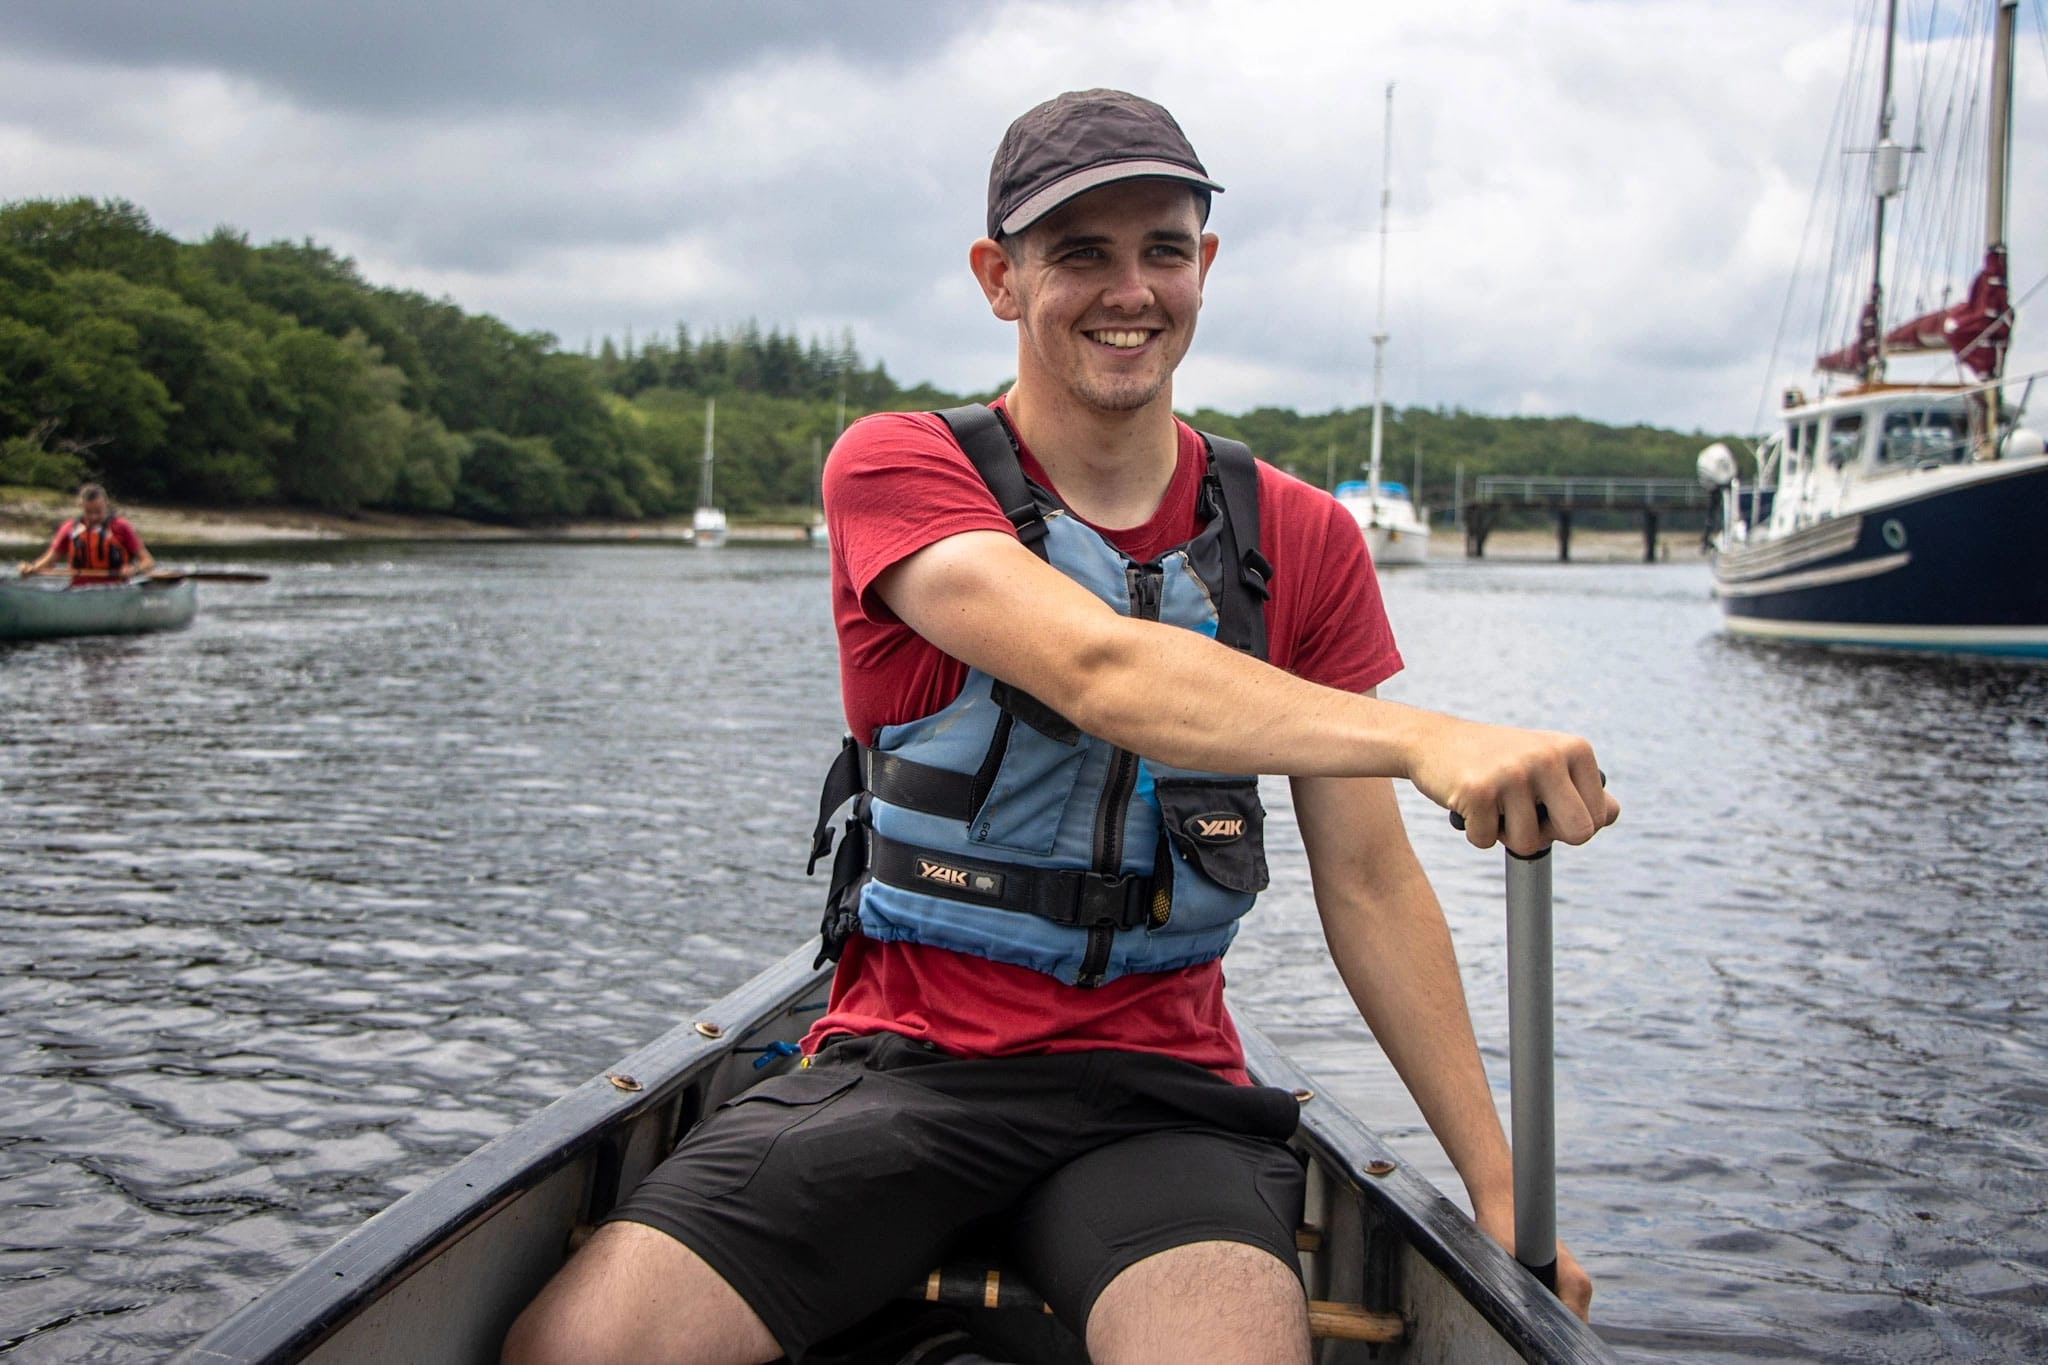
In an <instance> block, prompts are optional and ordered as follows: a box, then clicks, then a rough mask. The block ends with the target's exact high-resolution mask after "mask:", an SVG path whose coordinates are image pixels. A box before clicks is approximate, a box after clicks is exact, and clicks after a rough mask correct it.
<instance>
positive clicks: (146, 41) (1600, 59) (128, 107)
mask: <svg viewBox="0 0 2048 1365" xmlns="http://www.w3.org/2000/svg"><path fill="white" fill-rule="evenodd" d="M1844 9H1845V6H1843V5H1839V4H1837V3H1835V0H1812V2H1811V3H1801V4H1789V5H1788V4H1785V3H1781V0H1719V2H1718V3H1714V2H1710V0H1671V2H1670V3H1661V4H1655V5H1644V4H1637V3H1627V2H1625V0H1470V3H1469V4H1467V5H1464V6H1460V7H1458V8H1457V9H1456V10H1451V9H1438V8H1431V7H1402V8H1398V9H1397V8H1394V7H1383V6H1359V5H1356V4H1351V3H1340V2H1339V0H1304V2H1303V3H1301V4H1297V5H1291V6H1287V7H1274V6H1268V5H1262V4H1257V3H1254V2H1253V0H1100V2H1099V3H1087V2H1085V0H993V2H992V3H988V4H979V5H967V4H949V3H937V2H936V0H934V2H933V3H912V2H911V0H903V2H901V3H870V2H869V0H860V2H859V3H855V0H843V2H842V3H827V2H826V0H752V2H751V3H748V2H746V0H732V2H731V3H724V4H708V3H691V4H682V5H674V4H670V5H654V4H647V3H637V2H636V3H631V4H625V5H614V6H606V7H602V8H601V9H599V10H597V11H596V12H595V13H594V14H590V15H586V14H581V13H567V12H562V11H559V10H557V9H555V8H554V7H549V6H543V5H540V4H537V3H532V2H531V0H510V2H509V3H501V4H485V3H482V2H481V0H463V3H458V4H452V5H451V4H438V5H398V4H395V3H389V2H388V0H376V2H375V3H368V4H333V3H322V4H314V3H312V2H311V0H270V2H269V3H265V4H255V3H250V4H236V5H229V4H223V3H180V4H175V5H174V4H161V3H147V2H146V0H120V2H118V3H95V4H91V5H85V4H74V3H58V2H57V0H15V3H14V4H11V5H8V6H5V7H4V8H0V185H4V186H5V187H6V188H5V190H4V191H0V193H5V194H6V195H8V196H9V197H27V196H52V197H57V196H66V195H73V194H86V195H92V196H98V197H111V196H119V197H125V198H128V199H132V200H134V201H135V202H137V203H139V204H141V205H142V206H143V207H144V208H145V209H147V210H148V211H149V212H150V213H151V215H152V216H153V217H154V218H155V219H156V221H157V222H158V223H159V224H160V225H162V226H163V227H164V228H165V229H166V230H168V231H171V232H173V233H175V234H176V235H179V236H181V237H186V238H192V237H197V236H200V235H203V234H204V233H205V232H207V231H208V230H210V229H211V228H212V227H213V226H215V225H216V224H220V223H226V224H229V225H232V226H235V227H238V228H240V229H243V230H245V231H247V232H248V233H249V234H250V235H251V236H252V237H253V238H255V239H257V240H259V241H262V240H272V239H276V238H291V239H298V238H303V237H309V236H310V237H312V238H314V239H316V240H318V241H321V242H323V243H325V244H328V245H330V246H333V247H335V248H336V249H337V250H340V251H343V252H345V253H346V254H349V255H351V256H353V257H355V258H356V259H357V260H358V262H359V263H360V264H361V266H362V268H363V270H364V272H365V274H366V275H367V276H368V277H369V278H371V279H372V280H375V281H377V282H379V283H386V284H391V285H394V286H398V287H404V288H414V289H419V290H422V291H424V292H426V293H429V294H432V295H436V296H439V295H446V296H448V297H451V298H453V299H454V300H455V301H457V302H458V303H460V304H461V305H462V306H464V307H466V308H470V309H472V310H477V311H485V312H491V313H495V314H497V315H498V316H500V317H502V318H503V319H505V320H506V321H507V322H508V323H510V324H511V325H513V326H515V327H518V328H521V329H522V330H541V331H548V332H553V333H555V334H556V335H557V336H559V337H560V338H561V339H562V341H563V343H564V344H565V345H569V346H572V347H580V346H581V345H582V344H583V343H584V341H585V340H586V339H588V338H595V337H602V336H604V335H607V334H609V335H613V336H623V335H624V334H625V332H626V331H627V330H628V329H631V330H632V331H633V332H634V334H635V335H638V336H646V335H649V334H653V333H667V332H668V331H670V330H671V329H673V327H674V326H675V325H676V324H677V323H678V322H683V323H687V324H688V325H689V326H690V327H691V328H692V329H693V330H696V331H699V332H702V331H704V330H706V329H709V328H713V327H719V326H731V325H735V324H738V323H741V322H744V321H746V320H748V319H753V320H756V321H758V322H759V323H760V325H762V326H763V327H770V328H781V329H782V330H785V331H794V332H796V333H797V334H798V335H821V336H826V337H837V336H838V335H839V334H840V333H841V332H842V331H843V330H845V329H849V328H850V329H851V330H852V331H853V333H854V335H855V336H856V338H857V340H858V343H859V345H860V347H861V349H862V351H863V353H864V354H865V355H866V356H867V357H868V358H870V359H871V360H872V359H879V360H882V361H885V362H886V363H887V364H888V366H889V368H890V370H891V372H892V373H893V374H895V375H896V376H898V377H899V378H901V379H904V380H906V381H912V382H914V381H919V380H929V381H931V382H933V383H936V384H938V385H941V386H943V387H947V388H951V389H956V390H968V389H982V388H986V387H988V386H990V385H992V384H994V383H996V382H998V381H999V380H1001V379H1002V378H1004V377H1005V376H1006V375H1008V374H1009V373H1010V371H1011V368H1012V363H1013V360H1012V354H1011V341H1010V337H1009V334H1008V332H1007V330H1006V329H1005V328H1004V327H1002V326H1001V325H1000V324H998V323H996V322H995V321H994V320H992V319H990V318H989V317H988V315H987V311H986V309H985V307H984V305H983V303H982V300H981V298H980V295H979V293H978V291H977V290H976V289H975V287H974V285H973V283H972V282H971V280H970V279H969V278H968V276H967V273H966V269H965V250H966V246H967V243H968V242H969V241H970V240H971V239H972V238H973V237H974V236H975V235H976V234H977V233H978V232H979V230H980V218H981V197H982V185H983V181H984V177H985V176H986V172H987V159H988V155H989V152H990V150H991V149H992V147H993V145H994V143H995V141H996V139H997V138H998V137H999V135H1000V134H1001V131H1002V129H1003V127H1004V125H1005V124H1006V123H1007V122H1008V120H1009V119H1010V118H1011V117H1012V116H1014V115H1015V114H1016V113H1017V112H1018V111H1019V110H1021V109H1023V108H1024V107H1026V106H1028V105H1029V104H1031V103H1034V102H1036V101H1037V100H1039V99H1042V98H1044V97H1046V96H1047V95H1049V94H1051V93H1053V92H1055V91H1057V90H1060V89H1069V88H1075V87H1079V86H1085V85H1096V84H1107V85H1117V86H1122V87H1124V88H1127V89H1135V90H1139V91H1141V92H1144V93H1147V94H1150V95H1152V96H1154V97H1155V98H1158V99H1161V100H1162V101H1164V102H1165V103H1166V104H1168V105H1169V106H1170V107H1171V108H1173V109H1174V111H1175V113H1176V114H1177V116H1178V117H1179V118H1180V120H1181V122H1182V123H1183V125H1184V126H1186V127H1187V129H1188V131H1189V133H1190V135H1191V137H1192V138H1193V139H1194V141H1195V143H1196V145H1197V146H1198V147H1199V148H1200V149H1201V151H1202V155H1203V157H1204V159H1205V160H1206V161H1207V163H1208V164H1209V167H1210V169H1211V170H1212V171H1213V172H1214V173H1215V174H1216V175H1217V176H1218V177H1219V178H1220V179H1222V181H1223V182H1224V183H1225V184H1226V185H1228V186H1229V187H1230V188H1229V190H1228V192H1227V193H1226V194H1225V195H1224V196H1223V197H1222V198H1221V199H1220V200H1219V201H1218V204H1217V210H1216V217H1215V220H1214V225H1215V227H1216V229H1217V231H1218V232H1219V233H1220V234H1221V235H1222V237H1223V242H1224V246H1223V252H1222V255H1221V257H1220V259H1219V261H1218V264H1217V267H1216V271H1215V273H1214V274H1213V275H1212V277H1211V281H1210V289H1209V299H1208V303H1207V306H1206V307H1205V309H1204V314H1203V319H1202V327H1201V337H1200V340H1199V341H1198V342H1197V344H1196V348H1195V352H1194V354H1193V355H1192V356H1191V357H1190V359H1189V361H1188V363H1187V365H1186V367H1185V368H1184V370H1183V371H1182V378H1181V382H1180V384H1179V387H1178V388H1177V391H1176V396H1177V397H1178V398H1179V399H1180V400H1181V401H1182V402H1183V404H1185V405H1190V406H1192V405H1197V404H1207V405H1210V406H1214V407H1219V408H1224V409H1227V410H1242V409H1246V408H1250V407H1255V406H1261V405H1279V406H1292V407H1296V408H1300V409H1303V410H1311V411H1320V410H1324V409H1327V408H1330V407H1335V406H1354V405H1360V404H1363V403H1366V402H1368V401H1369V399H1370V396H1371V368H1372V346H1371V340H1370V338H1371V335H1372V332H1373V317H1374V312H1375V284H1374V279H1375V271H1374V266H1375V235H1374V234H1375V229H1376V226H1377V221H1378V209H1377V202H1378V188H1379V187H1378V177H1379V161H1380V151H1381V137H1380V119H1381V113H1382V90H1383V87H1384V84H1385V82H1386V81H1388V80H1396V81H1398V83H1399V88H1398V93H1397V96H1396V110H1395V122H1394V137H1393V149H1394V157H1393V161H1394V172H1393V176H1394V208H1393V211H1392V214H1391V217H1390V226H1391V229H1392V235H1391V241H1390V268H1389V275H1388V285H1387V303H1386V312H1387V325H1388V330H1389V331H1390V333H1391V334H1392V338H1393V339H1392V341H1391V342H1390V344H1389V347H1388V354H1387V363H1388V370H1387V381H1388V382H1387V394H1388V398H1389V400H1390V401H1393V402H1396V403H1401V404H1407V403H1422V404H1431V405H1434V404H1449V405H1459V406H1465V407H1469V408H1473V409H1477V410H1481V411H1490V412H1576V413H1582V414H1585V415H1589V416H1595V417H1602V418H1607V419H1611V420H1616V421H1635V420H1649V421H1655V422H1660V423H1666V424H1670V425H1676V426H1681V427H1693V426H1702V427H1708V428H1723V427H1727V426H1730V425H1741V424H1745V423H1747V422H1748V421H1750V419H1751V417H1752V414H1753V412H1754V409H1755V404H1756V395H1757V394H1758V393H1759V392H1768V391H1770V389H1771V388H1772V387H1774V385H1775V384H1777V383H1781V382H1786V381H1793V380H1797V379H1798V378H1799V377H1800V375H1801V373H1802V371H1803V367H1804V365H1805V363H1806V360H1807V353H1808V352H1809V351H1810V350H1811V349H1812V347H1811V344H1810V343H1811V338H1812V335H1813V332H1814V330H1815V328H1814V326H1813V324H1812V323H1811V322H1810V321H1808V320H1804V319H1801V320H1795V323H1794V325H1793V327H1792V329H1791V330H1790V331H1789V332H1788V334H1787V340H1786V342H1785V348H1784V350H1783V353H1782V354H1781V355H1780V356H1779V357H1778V360H1777V363H1776V366H1775V369H1776V371H1777V373H1776V375H1775V378H1774V377H1773V376H1771V375H1767V374H1766V371H1767V370H1769V369H1772V368H1773V367H1772V366H1771V364H1770V363H1769V362H1770V360H1771V347H1772V343H1773V340H1774V337H1775V336H1776V334H1777V319H1778V315H1779V311H1780V308H1781V305H1782V302H1783V299H1784V296H1785V290H1786V285H1787V282H1788V280H1789V279H1790V277H1791V273H1792V268H1793V265H1794V262H1795V257H1796V256H1797V254H1798V250H1799V246H1800V236H1801V229H1802V225H1803V223H1804V219H1805V214H1806V208H1807V203H1806V201H1807V197H1808V193H1809V190H1810V188H1811V186H1812V185H1813V183H1814V181H1815V179H1816V168H1817V166H1818V163H1819V158H1820V156H1821V141H1822V137H1823V134H1824V133H1825V130H1826V128H1827V126H1828V124H1829V122H1830V118H1831V115H1832V111H1833V106H1834V101H1835V95H1836V90H1837V86H1838V83H1839V71H1838V66H1839V63H1840V61H1841V60H1842V57H1843V54H1844V53H1845V52H1846V50H1847V42H1846V38H1845V36H1844V34H1845V31H1846V30H1845V25H1846V22H1847V18H1848V16H1847V15H1846V13H1842V12H1840V11H1842V10H1844ZM2036 46H2038V45H2036ZM1219 54H1227V55H1228V57H1229V62H1228V78H1227V79H1223V78H1219V70H1220V68H1219V64H1218V56H1219ZM2021 55H2022V58H2023V59H2025V60H2028V61H2031V62H2032V65H2031V66H2029V67H2027V68H2026V71H2027V72H2028V74H2029V75H2030V76H2038V74H2039V68H2040V66H2041V63H2040V61H2039V53H2038V52H2036V51H2033V50H2032V49H2026V48H2023V51H2022V54H2021ZM2022 90H2023V98H2024V100H2025V101H2026V103H2024V105H2023V107H2022V109H2021V111H2020V117H2019V120H2018V126H2019V128H2020V130H2021V136H2022V138H2023V140H2024V144H2023V146H2022V149H2021V154H2020V156H2019V157H2018V158H2017V163H2018V165H2019V166H2021V167H2023V168H2027V169H2026V170H2025V171H2023V173H2022V174H2020V175H2019V176H2018V177H2017V178H2016V186H2017V189H2018V192H2019V194H2020V203H2019V204H2017V205H2016V206H2015V212H2014V228H2013V233H2012V240H2013V241H2014V242H2015V243H2016V244H2019V247H2020V252H2019V254H2018V255H2016V257H2015V272H2016V277H2017V283H2018V285H2019V287H2020V288H2022V289H2024V288H2026V287H2028V286H2029V285H2030V284H2032V282H2033V281H2035V280H2037V279H2039V278H2040V276H2041V271H2040V268H2039V265H2038V263H2036V262H2033V261H2032V260H2031V259H2029V258H2028V257H2027V256H2026V246H2025V244H2027V243H2031V242H2036V241H2039V240H2041V239H2042V236H2043V234H2042V231H2041V227H2040V225H2041V224H2042V222H2043V221H2044V219H2048V177H2043V176H2040V175H2038V174H2036V173H2034V171H2035V170H2037V169H2038V167H2039V166H2040V165H2041V164H2042V157H2041V156H2040V155H2039V153H2040V151H2041V148H2042V144H2043V137H2042V133H2041V131H2040V130H2041V129H2042V128H2043V127H2044V126H2048V103H2044V101H2043V98H2042V90H2041V88H2040V85H2039V84H2038V83H2037V84H2033V85H2028V84H2024V83H2023V86H2022ZM2039 330H2040V329H2039V328H2034V329H2033V331H2039ZM2020 336H2021V351H2020V353H2019V354H2018V356H2016V364H2020V365H2024V364H2026V363H2027V362H2028V360H2029V357H2030V356H2040V355H2042V354H2043V352H2042V350H2041V349H2040V348H2039V345H2038V342H2036V341H2034V340H2033V339H2032V335H2031V333H2030V331H2029V329H2028V327H2027V325H2026V324H2025V323H2024V321H2023V325H2022V329H2021V334H2020ZM2029 347H2033V348H2034V349H2033V350H2031V351H2030V350H2029V349H2028V348H2029ZM2041 367H2042V364H2041V362H2039V361H2036V362H2035V363H2033V365H2032V368H2037V369H2038V368H2041Z"/></svg>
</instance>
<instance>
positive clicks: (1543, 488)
mask: <svg viewBox="0 0 2048 1365" xmlns="http://www.w3.org/2000/svg"><path fill="white" fill-rule="evenodd" d="M1706 496H1707V495H1706V493H1705V491H1704V490H1703V489H1702V488H1701V487H1700V485H1699V481H1698V480H1697V479H1621V478H1605V477H1598V476H1578V475H1573V476H1568V477H1564V478H1558V477H1544V476H1520V475H1506V474H1482V475H1480V476H1479V478H1478V480H1477V484H1476V487H1475V489H1474V493H1473V497H1472V501H1473V502H1480V503H1493V504H1497V505H1508V506H1515V505H1521V506H1528V507H1557V506H1569V507H1601V506H1605V507H1699V506H1702V505H1703V504H1704V503H1705V502H1706Z"/></svg>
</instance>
